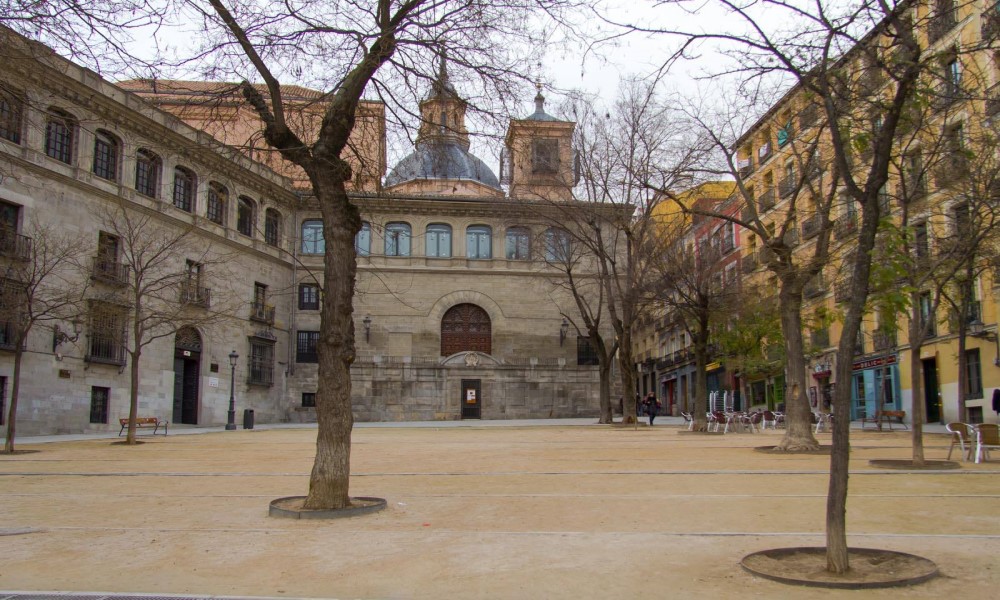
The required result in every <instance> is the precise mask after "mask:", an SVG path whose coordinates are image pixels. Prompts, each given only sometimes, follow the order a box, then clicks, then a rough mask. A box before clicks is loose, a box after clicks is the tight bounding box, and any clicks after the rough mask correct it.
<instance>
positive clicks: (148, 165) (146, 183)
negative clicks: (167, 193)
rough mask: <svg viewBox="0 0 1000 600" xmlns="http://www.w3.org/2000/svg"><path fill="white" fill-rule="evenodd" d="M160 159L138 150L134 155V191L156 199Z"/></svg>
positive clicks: (149, 152)
mask: <svg viewBox="0 0 1000 600" xmlns="http://www.w3.org/2000/svg"><path fill="white" fill-rule="evenodd" d="M161 164H162V163H161V162H160V157H159V156H157V155H156V154H154V153H153V152H151V151H149V150H146V149H145V148H140V149H139V150H138V151H137V152H136V153H135V191H137V192H139V193H140V194H142V195H143V196H149V197H150V198H156V197H157V196H158V195H159V194H158V193H157V191H158V190H159V189H160V165H161Z"/></svg>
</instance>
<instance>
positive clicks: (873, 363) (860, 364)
mask: <svg viewBox="0 0 1000 600" xmlns="http://www.w3.org/2000/svg"><path fill="white" fill-rule="evenodd" d="M894 364H896V355H895V354H890V355H889V356H880V357H878V358H870V359H868V360H859V361H857V362H855V363H853V364H852V365H851V370H852V371H864V370H865V369H874V368H876V367H884V366H887V365H894Z"/></svg>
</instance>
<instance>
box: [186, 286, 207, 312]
mask: <svg viewBox="0 0 1000 600" xmlns="http://www.w3.org/2000/svg"><path fill="white" fill-rule="evenodd" d="M181 304H189V305H191V306H199V307H201V308H208V307H209V306H211V304H212V290H210V289H208V288H207V287H204V286H201V285H198V284H197V282H194V281H185V282H184V283H182V284H181Z"/></svg>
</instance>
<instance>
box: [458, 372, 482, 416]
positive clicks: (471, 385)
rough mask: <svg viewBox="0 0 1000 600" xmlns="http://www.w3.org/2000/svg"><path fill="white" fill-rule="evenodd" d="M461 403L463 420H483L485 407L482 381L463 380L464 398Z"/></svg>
mask: <svg viewBox="0 0 1000 600" xmlns="http://www.w3.org/2000/svg"><path fill="white" fill-rule="evenodd" d="M459 401H460V402H461V403H462V418H463V419H480V418H482V406H483V394H482V380H481V379H463V380H462V397H461V399H460V400H459Z"/></svg>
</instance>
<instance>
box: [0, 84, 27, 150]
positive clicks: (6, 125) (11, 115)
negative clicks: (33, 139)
mask: <svg viewBox="0 0 1000 600" xmlns="http://www.w3.org/2000/svg"><path fill="white" fill-rule="evenodd" d="M21 115H22V104H21V101H20V100H18V99H17V98H14V97H12V96H7V95H4V94H0V137H2V138H3V139H5V140H8V141H11V142H14V143H15V144H20V143H21Z"/></svg>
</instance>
